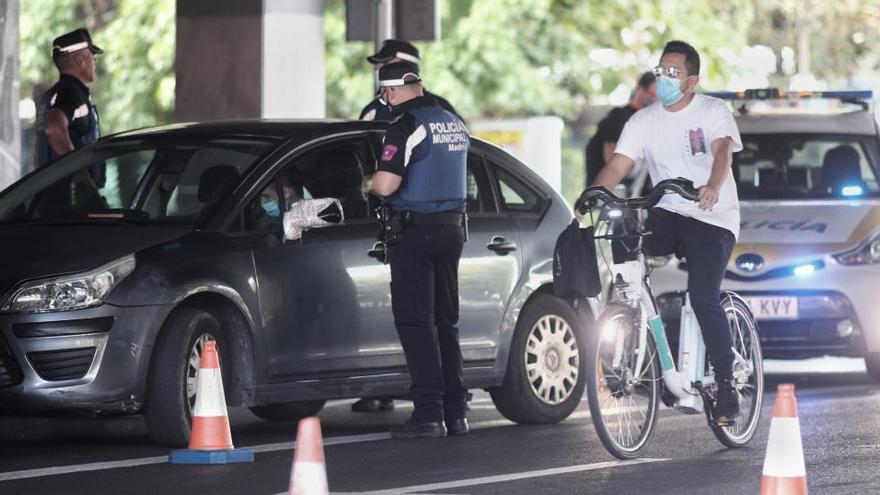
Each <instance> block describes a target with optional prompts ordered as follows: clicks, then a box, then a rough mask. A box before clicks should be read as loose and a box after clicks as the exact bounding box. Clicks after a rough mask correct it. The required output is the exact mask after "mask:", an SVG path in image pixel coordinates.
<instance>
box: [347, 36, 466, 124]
mask: <svg viewBox="0 0 880 495" xmlns="http://www.w3.org/2000/svg"><path fill="white" fill-rule="evenodd" d="M367 60H368V61H369V62H370V63H371V64H373V65H374V66H375V68H376V70H377V71H378V70H381V69H382V66H384V65H386V64H391V63H395V62H409V63H411V64H414V65H416V66H418V65H419V64H420V63H421V59H420V58H419V49H418V48H416V47H414V46H413V45H412V44H411V43H409V42H406V41H402V40H393V39H389V40H385V41H383V42H382V48H381V49H379V51H378V52H376V53H374V54H372V55H370V56H369V57H367ZM380 93H381V88H380V91H379V92H377V93H376V96H375V98H374V99H373V101H371V102H370V103H369V104H368V105H367V106H365V107H364V109H363V110H361V115H360V117H358V118H359V119H360V120H387V121H392V120H394V119H395V118H396V117H397V114H396V111H395V109H394V108H393V107H392V105H390V104H389V103H388V101H386V100H384V99H383V98H382V95H381V94H380ZM425 97H426V98H428V99H433V100H436V103H437V104H438V105H439V106H441V107H442V108H444V109H446V110H447V111H449V112H451V113H452V114H453V115H455V116H456V117H458V118H459V119H461V116H459V115H458V112H456V111H455V109H454V108H452V105H451V104H450V103H449V102H448V101H446V100H445V99H444V98H441V97H439V96H437V95H435V94H433V93H431V92H430V91H425ZM462 120H463V119H462Z"/></svg>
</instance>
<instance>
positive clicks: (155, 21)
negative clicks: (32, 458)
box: [20, 0, 175, 134]
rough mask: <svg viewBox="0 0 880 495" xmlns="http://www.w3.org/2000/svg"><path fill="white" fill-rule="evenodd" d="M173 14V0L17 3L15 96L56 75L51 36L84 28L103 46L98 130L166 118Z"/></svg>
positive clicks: (169, 115)
mask: <svg viewBox="0 0 880 495" xmlns="http://www.w3.org/2000/svg"><path fill="white" fill-rule="evenodd" d="M47 14H48V16H47ZM174 15H175V0H40V1H23V2H21V17H20V31H21V33H20V34H21V52H20V54H21V83H22V91H21V94H22V96H23V97H25V96H29V95H34V92H35V90H36V92H40V91H43V90H45V89H46V88H48V87H49V86H51V85H52V84H53V83H54V82H55V81H56V80H57V78H58V71H57V70H56V69H55V66H54V64H53V63H52V56H51V47H52V40H53V39H54V38H55V37H56V36H58V35H60V34H63V33H65V32H68V31H72V30H74V29H77V28H79V27H86V28H88V29H89V30H90V32H91V33H92V39H93V40H94V42H95V44H97V45H98V46H100V47H101V48H103V49H104V51H105V53H104V55H102V56H101V57H99V59H98V79H97V81H96V82H95V84H94V86H93V96H92V99H93V100H94V101H95V103H96V104H97V106H98V110H99V112H100V115H101V126H102V131H103V133H104V134H109V133H112V132H118V131H122V130H126V129H132V128H137V127H144V126H149V125H156V124H163V123H168V122H172V121H173V118H174V40H175V23H174ZM46 26H51V29H47V28H46ZM34 96H37V95H34Z"/></svg>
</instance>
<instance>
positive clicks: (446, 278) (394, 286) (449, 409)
mask: <svg viewBox="0 0 880 495" xmlns="http://www.w3.org/2000/svg"><path fill="white" fill-rule="evenodd" d="M463 246H464V233H463V232H462V229H461V227H460V226H457V225H445V224H440V225H414V226H412V227H410V228H408V229H406V230H405V231H404V232H403V233H402V234H401V238H400V240H398V241H396V242H394V243H393V244H391V245H390V246H389V247H388V250H389V251H388V260H389V263H390V264H391V307H392V311H393V312H394V324H395V326H396V327H397V334H398V336H399V337H400V343H401V344H402V345H403V351H404V353H405V354H406V363H407V368H408V369H409V374H410V378H411V379H412V387H411V388H410V395H411V397H412V400H413V403H414V404H415V410H414V411H413V419H414V420H416V421H421V422H438V421H443V420H444V419H445V420H447V421H455V420H457V419H460V418H463V417H465V399H466V395H467V389H465V386H464V370H463V363H462V362H463V359H462V355H461V347H460V346H459V338H458V328H456V325H457V323H458V262H459V260H460V259H461V252H462V248H463Z"/></svg>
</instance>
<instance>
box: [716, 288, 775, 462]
mask: <svg viewBox="0 0 880 495" xmlns="http://www.w3.org/2000/svg"><path fill="white" fill-rule="evenodd" d="M721 306H722V307H723V308H724V313H725V314H726V315H727V322H728V323H729V324H730V332H731V334H732V335H733V348H734V349H735V350H736V352H737V354H739V355H740V356H742V357H743V358H744V361H745V366H737V365H736V363H734V370H733V372H734V378H736V379H737V385H736V388H737V391H738V392H739V405H740V415H739V417H737V418H736V419H735V420H734V422H733V423H732V424H731V425H730V426H723V427H722V426H714V425H713V426H712V433H714V434H715V436H716V437H717V438H718V440H719V441H720V442H721V443H723V444H724V445H726V446H727V447H731V448H737V447H744V446H745V445H746V444H747V443H749V441H750V440H751V439H752V437H753V436H754V435H755V431H756V430H757V429H758V421H759V420H760V418H761V403H762V402H763V400H764V364H763V363H764V362H763V358H762V355H761V340H760V338H759V337H758V324H757V323H756V322H755V317H754V316H752V312H751V310H749V307H748V306H747V305H746V304H745V302H743V301H742V300H741V299H739V298H738V297H736V296H735V295H731V294H724V295H723V296H722V301H721Z"/></svg>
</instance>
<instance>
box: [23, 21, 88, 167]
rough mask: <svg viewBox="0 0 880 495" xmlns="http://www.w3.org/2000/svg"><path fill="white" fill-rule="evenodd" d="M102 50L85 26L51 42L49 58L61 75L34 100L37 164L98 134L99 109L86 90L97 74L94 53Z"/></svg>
mask: <svg viewBox="0 0 880 495" xmlns="http://www.w3.org/2000/svg"><path fill="white" fill-rule="evenodd" d="M101 53H104V51H103V50H101V49H100V48H98V47H97V46H95V45H94V44H93V43H92V37H91V36H90V35H89V32H88V30H86V29H77V30H76V31H72V32H70V33H67V34H65V35H62V36H59V37H57V38H55V41H53V42H52V60H53V61H54V62H55V66H56V67H57V68H58V71H59V72H60V73H61V77H60V78H59V79H58V82H57V83H55V85H54V86H52V88H50V89H49V91H47V92H46V93H44V94H43V95H42V96H41V97H40V101H39V102H38V103H37V109H38V115H37V126H36V127H37V149H36V165H37V167H42V166H44V165H46V164H47V163H49V162H51V161H52V160H54V159H55V158H57V157H59V156H61V155H63V154H65V153H68V152H71V151H73V150H75V149H78V148H80V147H82V146H85V145H86V144H88V143H91V142H93V141H95V140H97V139H98V138H99V137H100V136H101V128H100V126H99V123H98V112H97V110H96V109H95V105H93V104H92V100H91V96H90V94H89V84H91V83H92V82H94V80H95V77H96V73H95V55H97V54H101Z"/></svg>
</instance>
